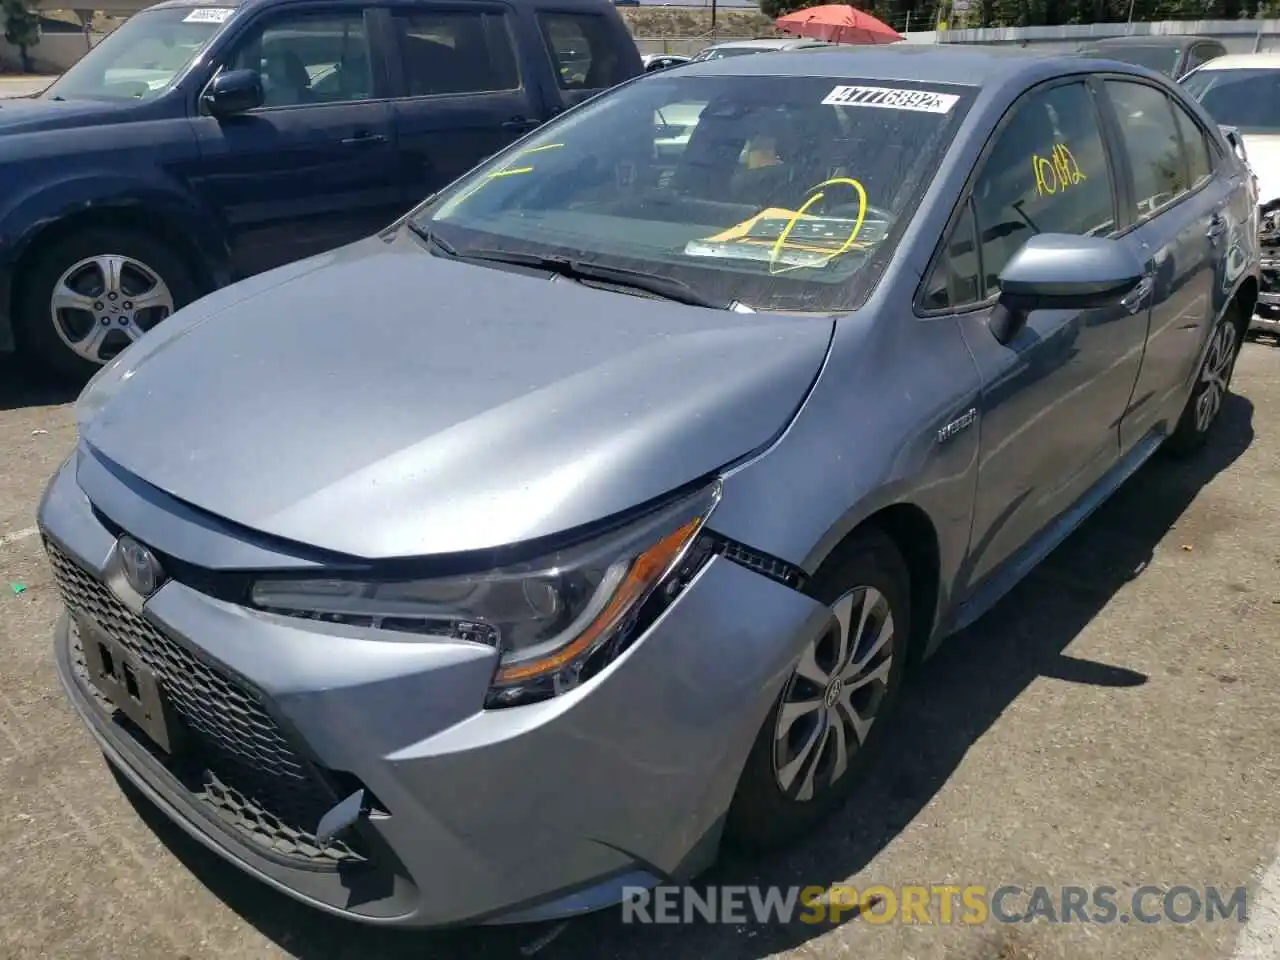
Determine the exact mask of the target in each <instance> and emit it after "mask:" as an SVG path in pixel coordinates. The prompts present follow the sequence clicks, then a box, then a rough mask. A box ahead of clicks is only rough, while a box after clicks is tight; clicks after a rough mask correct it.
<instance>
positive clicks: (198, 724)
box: [46, 543, 365, 866]
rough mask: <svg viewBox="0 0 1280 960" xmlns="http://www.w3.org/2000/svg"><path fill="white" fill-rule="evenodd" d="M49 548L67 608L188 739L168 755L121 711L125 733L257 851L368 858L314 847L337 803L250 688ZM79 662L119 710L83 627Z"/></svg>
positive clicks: (326, 859) (75, 641)
mask: <svg viewBox="0 0 1280 960" xmlns="http://www.w3.org/2000/svg"><path fill="white" fill-rule="evenodd" d="M46 547H47V549H48V553H49V560H50V563H51V564H52V566H53V571H54V576H55V578H56V579H57V583H58V589H59V591H60V592H61V594H62V598H63V600H64V602H65V603H66V605H67V608H68V609H69V610H70V611H71V612H72V613H73V614H74V615H75V616H77V617H85V618H88V619H90V620H92V621H93V622H95V623H96V624H97V625H98V626H99V627H100V628H101V629H102V630H103V631H104V632H105V633H106V634H107V635H108V636H109V637H111V639H113V640H114V641H116V643H119V644H120V645H121V646H123V647H124V648H125V649H127V650H128V651H129V652H130V653H132V654H133V655H134V656H136V657H137V658H138V659H139V660H140V661H141V662H142V663H143V664H145V665H146V667H147V668H148V669H149V670H151V671H152V672H153V673H154V674H155V675H156V679H157V680H158V681H159V683H160V686H161V688H162V690H163V692H164V694H165V696H166V698H167V699H168V701H169V703H170V704H171V706H172V707H173V708H174V710H175V712H176V713H177V714H178V715H179V716H180V717H181V718H182V721H183V722H184V724H185V725H186V727H187V730H188V732H189V733H190V736H189V737H188V741H187V747H186V748H185V749H183V750H182V751H181V754H180V756H176V757H170V756H168V755H166V754H164V753H163V752H162V751H161V750H159V748H157V747H155V746H154V744H152V743H151V742H150V741H149V739H148V738H147V737H146V736H145V735H144V734H142V733H141V731H138V730H137V729H136V728H134V727H133V725H132V724H131V723H130V722H129V721H128V719H127V718H125V717H124V715H123V714H121V713H118V712H115V713H114V719H115V720H116V722H117V724H118V725H119V726H120V727H122V728H124V729H126V730H129V732H130V733H131V734H133V736H134V738H135V739H136V740H137V741H138V742H139V743H140V744H141V745H142V746H143V747H145V748H146V749H147V750H149V751H150V752H151V754H152V756H153V757H154V758H155V759H156V760H158V761H159V762H161V763H162V764H163V765H164V766H165V768H166V769H167V770H168V771H169V772H170V773H171V774H173V775H174V776H175V777H176V778H177V779H178V780H179V781H180V782H181V783H182V784H183V786H184V787H186V789H188V790H189V791H190V792H191V793H192V795H193V796H195V797H196V798H197V799H198V800H200V801H201V802H202V803H203V804H205V805H206V806H207V807H208V808H209V810H210V811H211V812H212V813H214V814H215V815H216V816H217V817H219V818H220V819H221V820H222V821H223V822H224V823H227V824H228V825H229V826H231V827H232V828H234V829H235V830H236V831H237V832H238V833H239V834H240V835H241V836H243V837H245V838H246V839H248V840H250V841H251V842H253V843H255V844H257V845H258V846H260V847H264V848H266V849H267V850H269V851H271V852H272V853H274V854H276V855H279V856H283V857H286V858H288V859H294V860H301V861H304V862H306V863H307V864H308V865H312V866H317V865H319V866H324V865H329V866H336V865H338V864H341V863H350V862H361V861H363V860H364V859H365V858H364V856H363V854H362V853H361V852H359V850H358V849H357V848H356V847H355V846H354V845H352V844H346V843H341V842H334V843H332V844H330V845H329V846H328V847H327V848H325V849H321V847H320V845H319V844H318V843H316V839H315V836H314V833H313V832H312V831H313V829H314V827H315V825H317V824H318V823H319V822H320V818H321V817H322V816H323V815H324V813H325V812H326V811H327V810H328V809H329V808H330V807H331V806H332V805H333V803H334V802H335V799H336V798H335V797H334V796H333V794H332V792H331V791H329V790H328V789H327V788H326V787H325V786H324V785H323V784H322V783H320V782H319V781H318V780H317V778H316V777H315V776H314V775H313V773H312V772H311V770H310V769H309V767H308V765H307V763H306V762H305V761H304V760H303V759H302V757H300V756H299V755H298V753H297V752H296V751H295V750H294V749H293V748H292V747H291V746H290V744H289V741H288V740H287V738H286V737H285V735H284V733H283V731H281V729H280V727H279V726H278V725H277V724H276V722H275V721H274V720H273V719H272V718H271V716H270V714H269V713H267V711H266V710H265V709H264V708H263V706H262V704H261V703H260V702H259V700H258V698H257V696H256V695H255V694H254V693H253V692H252V691H250V690H247V689H245V687H244V686H242V685H241V684H240V683H239V682H238V681H236V680H235V679H234V678H232V677H229V676H226V675H224V674H223V673H222V672H221V671H219V670H217V669H215V668H214V667H212V666H210V665H209V664H207V663H206V662H205V661H204V660H202V659H200V658H198V657H196V656H195V655H193V654H192V653H191V651H189V650H188V649H187V648H186V647H184V646H183V645H181V644H179V643H178V642H177V641H175V640H173V639H172V638H170V637H168V636H166V635H165V634H164V633H163V632H161V631H160V630H158V629H157V628H156V627H154V626H153V625H152V624H151V623H149V622H148V621H147V620H145V619H143V618H142V617H140V616H138V615H136V614H135V613H133V611H131V610H130V609H129V608H128V607H126V606H125V605H124V604H123V603H122V602H121V601H120V600H119V599H117V598H116V596H115V595H114V594H113V593H112V592H111V591H110V589H108V587H107V586H106V585H105V584H104V583H102V582H101V581H99V580H98V579H97V578H96V577H94V576H93V575H92V574H90V573H89V572H87V571H86V570H84V569H83V568H81V567H80V566H79V565H78V564H77V563H76V562H75V561H73V560H72V559H71V558H70V557H68V556H67V555H66V554H64V553H63V552H62V551H61V550H59V549H58V548H57V547H56V546H54V545H53V544H52V543H46ZM72 666H73V668H74V669H75V672H76V674H77V676H78V677H79V679H80V681H81V683H82V686H84V687H85V688H86V690H87V691H88V692H89V693H90V694H91V695H92V696H93V697H94V699H95V701H96V702H97V703H98V704H99V706H101V707H102V708H103V709H104V710H107V711H108V712H113V711H114V707H113V706H112V705H111V702H110V700H109V699H107V698H106V697H105V696H104V695H103V694H102V693H101V692H100V691H98V690H97V689H96V688H95V687H94V686H93V685H92V684H90V683H89V676H88V671H87V669H86V668H85V664H84V655H83V651H82V650H80V642H79V631H78V630H74V631H73V637H72Z"/></svg>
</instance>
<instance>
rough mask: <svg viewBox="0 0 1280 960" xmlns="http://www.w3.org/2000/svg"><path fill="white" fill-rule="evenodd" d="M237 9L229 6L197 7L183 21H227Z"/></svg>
mask: <svg viewBox="0 0 1280 960" xmlns="http://www.w3.org/2000/svg"><path fill="white" fill-rule="evenodd" d="M234 12H235V11H233V10H231V9H230V8H228V7H197V8H196V9H195V10H192V11H191V12H190V13H188V14H187V15H186V16H185V17H183V18H182V22H183V23H226V22H227V18H228V17H229V16H231V14H232V13H234Z"/></svg>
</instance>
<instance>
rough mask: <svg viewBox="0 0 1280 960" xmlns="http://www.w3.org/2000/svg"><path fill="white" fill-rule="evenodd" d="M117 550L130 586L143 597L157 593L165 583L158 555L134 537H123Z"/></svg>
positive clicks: (117, 545)
mask: <svg viewBox="0 0 1280 960" xmlns="http://www.w3.org/2000/svg"><path fill="white" fill-rule="evenodd" d="M116 549H117V550H118V551H119V552H120V566H121V567H122V568H123V570H124V578H125V580H127V581H128V582H129V586H131V587H133V589H134V590H136V591H138V594H139V595H140V596H143V597H149V596H151V594H153V593H155V591H156V588H157V587H159V586H160V584H161V583H163V582H164V570H163V569H161V567H160V561H159V560H157V559H156V555H155V554H154V553H152V552H151V551H150V550H148V549H147V548H146V547H144V546H143V545H142V544H140V543H139V542H138V541H137V540H134V539H133V538H132V537H121V538H120V541H119V543H117V544H116Z"/></svg>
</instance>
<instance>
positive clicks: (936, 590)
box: [806, 501, 942, 663]
mask: <svg viewBox="0 0 1280 960" xmlns="http://www.w3.org/2000/svg"><path fill="white" fill-rule="evenodd" d="M868 529H871V530H877V531H879V532H880V533H882V534H884V535H885V536H886V537H888V538H889V540H890V541H892V543H893V545H894V546H895V547H896V548H897V550H898V553H899V554H901V555H902V559H903V562H904V563H905V564H906V566H907V575H908V578H909V580H910V590H911V592H910V596H911V636H910V637H909V638H908V641H907V651H908V656H909V658H910V661H911V662H912V663H918V662H919V661H920V660H922V659H924V658H925V657H926V656H928V655H929V654H930V653H932V652H933V648H934V646H936V643H935V640H936V638H935V637H934V633H935V628H936V626H937V624H938V623H939V620H940V617H939V608H940V601H941V599H942V551H941V545H940V542H939V538H938V528H937V526H936V524H935V523H934V522H933V519H932V518H931V517H930V516H929V514H928V513H927V512H926V511H925V510H924V509H923V508H922V507H920V506H918V505H917V504H915V503H911V502H909V501H900V502H896V503H891V504H889V505H887V506H883V507H881V508H879V509H878V510H875V511H874V512H872V513H870V514H868V515H867V516H866V517H863V518H862V519H861V520H859V521H858V522H857V523H856V524H855V525H854V526H853V528H852V529H851V530H849V531H848V532H847V533H845V534H844V536H842V537H841V538H840V540H839V541H838V542H837V543H835V544H834V546H832V547H831V549H830V550H829V551H827V552H826V554H825V556H823V557H822V558H821V560H820V561H818V562H817V563H815V564H814V566H813V567H811V568H810V569H816V567H817V566H820V565H821V564H822V563H825V562H826V561H827V560H828V559H830V558H832V557H834V556H836V555H838V554H839V553H840V551H841V550H842V549H844V548H845V547H846V545H848V544H849V543H850V542H852V541H853V540H854V539H855V538H856V537H857V536H858V535H859V534H860V533H862V532H863V531H865V530H868ZM806 566H807V565H806Z"/></svg>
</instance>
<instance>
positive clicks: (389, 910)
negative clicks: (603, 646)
mask: <svg viewBox="0 0 1280 960" xmlns="http://www.w3.org/2000/svg"><path fill="white" fill-rule="evenodd" d="M40 526H41V529H42V531H43V533H44V535H45V538H46V542H47V544H48V546H49V549H50V555H51V559H52V560H53V563H54V569H55V571H56V572H57V574H58V580H59V585H60V587H61V589H62V590H63V593H64V597H65V598H66V599H67V600H68V605H69V606H70V607H71V608H72V609H73V610H75V611H76V612H77V613H78V614H79V615H80V616H86V615H87V616H89V617H90V619H92V620H93V621H95V622H97V623H98V625H99V626H100V627H102V628H103V629H104V630H106V632H107V633H108V635H110V636H112V639H114V640H118V641H121V642H124V643H126V644H127V645H128V646H129V647H130V649H131V650H134V651H137V652H139V654H140V659H142V660H144V661H145V662H146V663H147V665H148V666H152V667H153V668H154V669H155V672H156V673H157V676H158V677H159V679H160V682H161V684H162V686H164V687H165V688H166V690H167V692H169V693H170V699H171V700H172V701H173V702H174V704H175V706H176V707H177V709H178V712H179V713H181V714H182V716H183V719H184V720H186V721H188V723H189V724H190V726H191V727H192V729H193V730H194V732H195V734H196V736H194V737H193V738H192V739H193V740H196V741H200V742H201V743H202V745H203V748H208V749H207V750H204V752H202V753H200V755H199V756H198V757H197V758H196V759H195V762H194V763H192V762H190V761H188V760H185V759H184V760H182V761H181V762H179V761H175V760H174V759H173V758H169V757H166V756H165V755H164V754H163V753H162V752H161V751H158V750H157V749H156V748H154V747H153V746H150V745H149V744H148V742H147V741H146V738H145V736H143V735H141V734H140V732H139V731H137V730H136V728H132V727H131V726H130V724H129V723H128V722H127V721H126V720H124V719H123V718H122V717H121V716H120V715H119V714H118V713H111V712H109V710H110V704H109V702H104V701H103V699H102V698H101V697H100V696H95V693H94V690H93V688H92V687H90V686H89V685H88V683H87V679H86V675H85V674H84V671H83V669H82V668H81V667H80V666H79V663H80V658H79V656H78V653H77V637H78V630H77V628H76V627H75V623H74V621H73V620H72V619H71V618H64V619H63V621H62V622H61V624H60V625H59V627H58V631H57V638H56V649H57V663H58V672H59V675H60V677H61V679H62V683H63V686H64V687H65V688H66V691H67V693H68V696H69V697H70V699H71V702H72V703H73V705H74V706H75V708H76V710H77V712H78V713H79V715H80V716H81V718H82V719H83V720H84V722H85V724H86V725H87V726H88V728H89V729H90V731H91V732H92V733H93V735H94V736H95V738H96V739H97V740H98V742H99V744H100V745H101V746H102V748H103V750H104V752H105V753H106V754H107V756H108V757H109V759H110V760H111V761H112V762H113V763H114V764H115V765H117V766H118V767H119V768H120V769H121V771H122V772H123V773H124V774H125V775H126V776H127V777H128V779H129V780H131V781H132V782H133V783H134V784H136V785H137V786H138V787H139V788H140V789H141V790H142V791H143V793H145V794H146V795H147V796H148V797H150V799H151V800H152V801H154V802H155V803H156V804H157V805H159V807H160V808H161V809H162V810H164V812H165V813H166V814H168V815H169V816H170V817H171V818H173V819H174V820H175V821H176V822H177V823H178V824H179V825H180V826H181V827H182V828H183V829H185V830H186V831H187V832H188V833H190V834H191V835H192V836H194V837H195V838H196V839H198V840H199V841H200V842H202V843H203V844H205V845H206V846H208V847H209V848H211V849H212V850H214V851H215V852H217V853H218V854H220V855H221V856H223V857H225V858H226V859H227V860H229V861H230V862H232V863H234V864H235V865H237V866H238V867H240V868H241V869H243V870H245V871H246V872H248V873H250V874H252V875H254V876H255V877H257V878H258V879H260V880H262V881H264V882H266V883H268V884H270V885H272V886H274V887H276V888H277V889H279V890H282V891H284V892H286V893H288V894H290V895H291V896H293V897H295V898H297V899H299V900H302V901H304V902H306V903H309V904H311V905H313V906H315V907H318V908H320V909H323V910H326V911H329V912H332V913H335V914H340V915H343V916H347V917H350V918H353V919H358V920H362V921H367V922H374V923H384V924H398V925H406V926H438V925H446V924H455V923H467V922H470V923H474V922H501V921H518V920H537V919H547V918H549V917H552V916H563V915H566V914H570V913H575V912H581V911H583V910H588V909H594V908H599V907H602V906H606V905H608V904H610V903H612V902H616V901H617V900H618V898H619V897H620V895H621V892H622V888H623V886H643V885H646V884H654V883H658V882H660V881H661V880H663V879H666V878H668V877H670V878H675V879H684V878H686V877H688V876H690V875H692V874H693V873H696V872H697V871H698V870H700V869H702V868H703V867H705V866H706V865H707V864H708V863H709V862H710V860H711V859H713V857H714V854H715V849H716V846H717V843H718V839H719V828H720V825H721V824H722V822H723V815H724V813H725V811H726V810H727V808H728V805H729V801H730V799H731V798H732V794H733V789H734V786H735V784H736V781H737V777H738V773H739V771H740V769H741V767H742V764H743V762H744V760H745V757H746V754H747V752H748V750H749V749H750V746H751V742H752V740H753V739H754V736H755V734H756V732H757V730H758V728H759V725H760V724H761V723H762V722H763V719H764V717H765V715H766V714H767V712H768V710H769V707H770V705H771V703H772V701H773V699H774V697H775V696H776V695H777V690H778V688H779V686H780V684H781V682H782V679H783V678H784V677H785V675H786V671H787V668H788V665H789V664H790V662H791V661H792V660H793V659H794V656H795V655H796V653H797V651H798V650H799V648H800V647H801V646H802V645H803V643H805V642H806V641H807V640H808V639H809V638H810V637H812V636H813V635H814V634H815V633H816V632H818V631H820V630H822V629H824V628H825V626H826V621H827V617H828V613H827V611H826V610H825V608H823V607H821V606H820V605H819V604H816V603H815V602H814V601H812V600H810V599H809V598H807V597H805V596H804V595H802V594H800V593H798V592H796V591H794V590H791V589H789V588H787V587H784V586H782V585H781V584H778V583H776V582H774V581H772V580H769V579H766V578H764V577H762V576H759V575H758V574H755V573H752V572H750V571H748V570H747V569H745V568H743V567H741V566H738V565H736V564H735V563H733V562H731V561H728V560H725V559H723V558H719V557H717V558H713V559H712V560H711V561H710V563H709V564H708V565H707V566H706V567H705V568H704V569H703V571H702V572H701V573H700V574H699V575H698V577H697V578H696V579H695V581H694V582H693V583H692V584H691V585H690V586H689V588H688V589H687V590H686V592H685V593H684V594H683V595H682V597H681V598H680V599H679V600H678V601H677V602H676V603H675V604H674V605H673V606H672V607H671V608H669V609H668V610H667V611H666V612H665V613H664V614H663V615H662V617H661V618H660V619H659V620H658V621H657V622H656V623H655V624H654V625H653V626H652V627H651V628H650V629H649V630H648V631H647V632H646V634H645V635H644V636H643V637H641V638H640V639H639V640H637V641H636V642H635V643H634V644H633V646H632V647H631V648H630V649H629V650H627V652H626V653H624V654H623V655H622V656H621V657H620V658H619V659H618V660H617V661H615V662H614V663H613V664H611V665H610V666H609V667H608V668H606V669H605V670H604V671H603V672H602V673H601V674H600V675H599V676H597V677H595V678H594V679H592V680H591V681H589V682H588V683H586V684H584V685H583V687H581V688H579V689H577V690H574V691H572V692H571V693H569V694H566V695H564V696H561V697H558V698H555V699H554V700H551V701H547V702H544V703H541V704H535V705H532V706H526V707H516V708H510V709H505V710H495V711H486V710H484V709H482V703H483V696H484V692H485V689H486V688H487V686H488V683H489V679H490V677H491V676H492V670H493V659H492V658H493V653H492V651H490V650H488V649H486V648H481V647H478V645H469V644H461V643H453V642H431V641H426V642H397V641H389V640H387V639H385V637H386V635H385V634H384V635H382V636H381V637H379V638H375V636H373V635H370V634H369V633H367V632H362V631H360V630H358V629H355V628H339V627H335V626H332V625H322V624H310V623H307V624H303V623H300V622H297V621H291V620H288V619H285V618H280V617H271V616H267V615H263V614H259V613H256V612H252V611H250V610H247V609H245V608H241V607H238V606H236V605H234V604H229V603H226V602H223V601H220V600H217V599H214V598H213V597H211V596H208V595H206V594H204V593H201V592H199V591H198V590H196V589H193V588H192V587H190V586H187V585H185V584H184V583H180V582H175V581H170V582H168V583H166V584H165V585H164V586H163V587H161V589H160V590H159V591H157V592H156V593H155V594H154V595H153V596H152V597H151V598H150V599H149V600H148V602H147V603H146V605H145V607H144V608H143V610H142V614H141V615H140V616H139V615H137V614H132V613H130V611H128V610H127V609H126V608H125V607H124V606H123V604H120V603H119V601H118V600H117V599H115V598H114V595H113V594H112V592H111V590H110V588H108V587H106V586H105V582H106V581H108V580H109V579H110V578H111V577H112V576H113V575H114V571H115V568H116V565H117V564H118V559H117V557H116V547H115V537H114V535H113V534H112V533H111V532H110V530H108V528H107V526H106V525H105V524H104V523H103V522H102V521H101V520H100V519H99V517H98V516H97V515H96V514H95V511H94V510H93V508H92V507H91V506H90V504H89V502H88V500H87V499H86V498H85V496H84V494H83V492H82V491H81V490H80V488H79V487H78V486H77V483H76V480H75V476H74V463H71V464H68V465H67V466H64V468H63V469H62V470H61V471H60V472H59V474H58V476H57V477H55V479H54V480H53V482H52V483H51V485H50V488H49V491H48V492H47V494H46V497H45V500H44V502H43V503H42V505H41V509H40ZM156 546H157V548H160V547H159V545H156ZM161 549H162V548H161ZM122 611H123V612H122ZM129 618H132V619H129ZM104 621H105V622H104ZM117 635H120V636H117ZM246 771H247V773H246ZM246 776H247V778H248V779H245V778H246ZM211 779H212V780H214V781H217V782H216V783H211V782H210V781H211ZM233 781H234V782H233ZM357 784H358V785H362V786H364V787H365V788H366V789H367V790H369V791H371V792H372V794H373V795H374V796H376V798H377V806H378V807H379V808H380V810H381V812H375V814H374V815H373V816H371V817H369V818H367V819H364V820H362V821H361V822H360V824H359V826H358V827H357V830H356V832H355V835H354V836H351V837H348V838H344V839H345V840H346V841H347V844H346V845H345V846H343V847H341V848H340V849H338V850H337V851H333V850H330V851H327V852H323V853H322V852H321V851H319V849H318V847H317V846H316V845H315V843H314V837H313V836H312V832H313V831H314V830H315V826H316V823H317V822H318V815H319V814H318V813H317V810H319V811H320V812H323V808H324V807H325V806H326V805H330V804H331V803H333V802H336V801H337V800H339V799H341V798H342V796H345V795H346V793H348V792H350V788H351V787H352V786H353V785H357ZM348 854H349V856H348Z"/></svg>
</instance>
